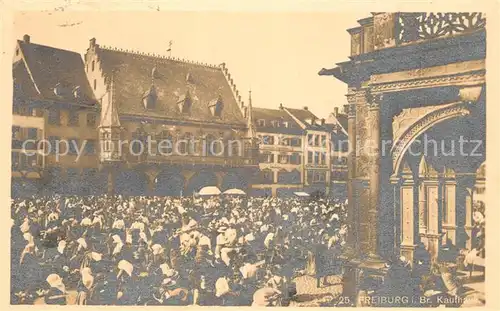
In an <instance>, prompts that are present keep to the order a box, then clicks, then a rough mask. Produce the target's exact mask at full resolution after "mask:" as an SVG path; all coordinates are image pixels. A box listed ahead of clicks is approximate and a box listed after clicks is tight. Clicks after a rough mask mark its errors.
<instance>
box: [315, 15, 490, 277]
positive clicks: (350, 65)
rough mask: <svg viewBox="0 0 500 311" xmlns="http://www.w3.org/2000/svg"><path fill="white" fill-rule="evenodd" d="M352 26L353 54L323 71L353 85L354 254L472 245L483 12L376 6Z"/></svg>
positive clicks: (480, 164)
mask: <svg viewBox="0 0 500 311" xmlns="http://www.w3.org/2000/svg"><path fill="white" fill-rule="evenodd" d="M358 22H359V26H358V27H355V28H352V29H349V30H348V32H349V33H350V34H351V55H350V59H351V60H349V61H347V62H342V63H339V64H338V66H337V67H335V68H332V69H322V70H321V71H320V72H319V74H320V75H324V76H333V77H335V78H337V79H339V80H341V81H343V82H345V83H346V84H347V87H348V92H347V100H348V103H349V114H348V137H349V140H350V147H351V148H352V149H353V152H351V153H350V154H349V157H348V172H349V178H348V198H349V210H350V211H352V212H351V213H349V217H350V219H349V223H351V224H352V229H353V230H350V231H349V232H350V237H349V239H350V245H351V247H350V248H349V249H350V253H349V254H350V256H352V258H361V257H363V256H361V254H365V255H366V254H368V257H363V258H368V259H363V261H362V262H363V263H362V264H361V266H363V265H364V267H367V266H370V267H379V268H382V267H383V264H382V263H381V262H380V261H378V260H377V258H380V257H385V256H386V255H388V254H393V253H394V252H395V253H401V254H402V255H404V256H405V257H406V258H408V259H410V260H413V259H414V255H415V251H416V249H418V248H419V247H424V248H425V249H426V250H427V251H428V252H429V253H430V255H431V258H432V259H433V260H439V259H441V258H445V257H446V256H445V255H446V252H447V250H449V249H450V248H449V246H450V245H451V246H456V247H458V248H468V249H471V247H473V246H474V243H475V236H474V232H473V230H472V207H473V206H472V205H473V202H474V200H475V195H476V194H477V191H478V190H480V191H481V192H484V172H485V143H486V140H485V135H486V134H485V133H486V131H485V118H486V99H485V87H486V81H485V57H486V32H485V28H484V26H485V22H486V21H485V18H484V16H483V15H482V14H480V13H373V16H371V17H368V18H365V19H362V20H359V21H358Z"/></svg>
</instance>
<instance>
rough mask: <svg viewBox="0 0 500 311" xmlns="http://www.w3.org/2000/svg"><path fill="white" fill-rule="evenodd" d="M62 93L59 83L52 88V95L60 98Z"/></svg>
mask: <svg viewBox="0 0 500 311" xmlns="http://www.w3.org/2000/svg"><path fill="white" fill-rule="evenodd" d="M62 93H63V87H62V85H61V83H57V84H56V86H55V87H54V94H56V95H57V96H62Z"/></svg>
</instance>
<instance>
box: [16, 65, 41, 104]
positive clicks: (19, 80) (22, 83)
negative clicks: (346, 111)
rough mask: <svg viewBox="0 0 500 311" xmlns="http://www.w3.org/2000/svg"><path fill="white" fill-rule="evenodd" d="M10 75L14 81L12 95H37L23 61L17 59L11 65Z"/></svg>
mask: <svg viewBox="0 0 500 311" xmlns="http://www.w3.org/2000/svg"><path fill="white" fill-rule="evenodd" d="M12 77H13V82H14V95H21V96H26V97H30V98H35V97H38V95H39V94H38V91H37V90H36V88H35V85H34V84H33V81H32V80H31V77H30V74H29V73H28V70H27V69H26V65H25V64H24V61H22V60H18V61H17V62H15V63H14V64H13V65H12Z"/></svg>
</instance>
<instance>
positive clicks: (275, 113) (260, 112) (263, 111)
mask: <svg viewBox="0 0 500 311" xmlns="http://www.w3.org/2000/svg"><path fill="white" fill-rule="evenodd" d="M252 111H253V112H252V118H253V122H254V125H255V128H256V129H257V132H267V133H283V134H292V135H301V134H302V128H301V127H300V125H299V124H298V123H297V122H296V121H295V120H294V119H293V118H292V117H291V116H290V115H289V114H288V113H287V112H286V111H284V110H283V109H269V108H256V107H253V108H252ZM259 120H265V126H259ZM275 120H282V121H286V122H288V123H289V124H291V125H292V127H291V128H290V127H288V128H285V127H279V128H275V127H273V126H271V121H275Z"/></svg>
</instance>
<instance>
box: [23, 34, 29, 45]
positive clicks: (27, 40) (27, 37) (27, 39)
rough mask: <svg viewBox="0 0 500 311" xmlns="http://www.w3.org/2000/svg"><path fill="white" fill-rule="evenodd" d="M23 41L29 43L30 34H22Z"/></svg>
mask: <svg viewBox="0 0 500 311" xmlns="http://www.w3.org/2000/svg"><path fill="white" fill-rule="evenodd" d="M23 41H24V43H30V35H28V34H26V35H24V36H23Z"/></svg>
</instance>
